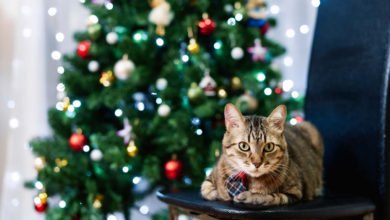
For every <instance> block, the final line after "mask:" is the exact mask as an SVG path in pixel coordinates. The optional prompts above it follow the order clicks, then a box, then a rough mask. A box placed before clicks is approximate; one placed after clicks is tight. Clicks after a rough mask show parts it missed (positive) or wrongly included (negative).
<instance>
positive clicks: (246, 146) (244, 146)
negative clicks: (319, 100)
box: [238, 142, 251, 151]
mask: <svg viewBox="0 0 390 220" xmlns="http://www.w3.org/2000/svg"><path fill="white" fill-rule="evenodd" d="M238 148H240V150H242V151H249V150H250V149H251V148H250V147H249V144H247V143H245V142H240V143H238Z"/></svg>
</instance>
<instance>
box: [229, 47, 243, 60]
mask: <svg viewBox="0 0 390 220" xmlns="http://www.w3.org/2000/svg"><path fill="white" fill-rule="evenodd" d="M230 55H231V56H232V58H233V59H235V60H240V59H242V58H243V57H244V50H243V49H242V48H241V47H235V48H233V49H232V51H231V53H230Z"/></svg>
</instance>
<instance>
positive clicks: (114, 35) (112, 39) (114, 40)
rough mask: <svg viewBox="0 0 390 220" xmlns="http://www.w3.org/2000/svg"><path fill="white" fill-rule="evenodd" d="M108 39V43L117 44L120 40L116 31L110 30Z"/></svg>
mask: <svg viewBox="0 0 390 220" xmlns="http://www.w3.org/2000/svg"><path fill="white" fill-rule="evenodd" d="M106 41H107V43H108V44H111V45H113V44H116V43H117V42H118V34H117V33H115V32H110V33H108V34H107V35H106Z"/></svg>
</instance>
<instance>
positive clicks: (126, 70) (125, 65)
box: [114, 55, 135, 80]
mask: <svg viewBox="0 0 390 220" xmlns="http://www.w3.org/2000/svg"><path fill="white" fill-rule="evenodd" d="M134 69H135V65H134V63H133V61H131V60H129V59H127V57H126V55H125V57H124V58H123V59H121V60H119V61H118V62H116V64H115V66H114V74H115V76H116V78H118V79H120V80H126V79H127V78H129V76H130V75H131V73H132V72H133V71H134Z"/></svg>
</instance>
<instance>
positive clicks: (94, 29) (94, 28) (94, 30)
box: [87, 24, 102, 40]
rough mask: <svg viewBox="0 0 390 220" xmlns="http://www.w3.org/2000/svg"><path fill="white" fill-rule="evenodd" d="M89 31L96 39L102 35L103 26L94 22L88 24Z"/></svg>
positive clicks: (92, 37)
mask: <svg viewBox="0 0 390 220" xmlns="http://www.w3.org/2000/svg"><path fill="white" fill-rule="evenodd" d="M87 31H88V35H89V36H90V37H91V39H93V40H96V39H97V38H98V37H99V36H100V33H101V31H102V26H101V25H100V24H93V25H90V26H88V29H87Z"/></svg>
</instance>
